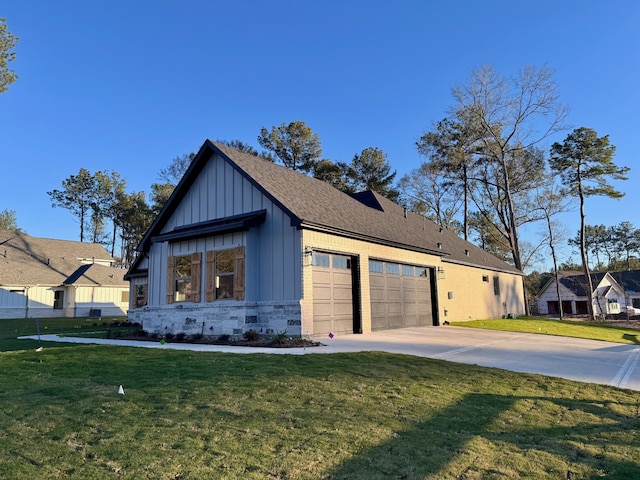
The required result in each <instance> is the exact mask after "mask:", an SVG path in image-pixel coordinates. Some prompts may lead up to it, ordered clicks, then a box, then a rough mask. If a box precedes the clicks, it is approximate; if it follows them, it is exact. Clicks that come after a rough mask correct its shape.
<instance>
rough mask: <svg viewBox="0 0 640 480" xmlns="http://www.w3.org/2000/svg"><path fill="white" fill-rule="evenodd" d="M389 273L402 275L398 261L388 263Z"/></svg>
mask: <svg viewBox="0 0 640 480" xmlns="http://www.w3.org/2000/svg"><path fill="white" fill-rule="evenodd" d="M387 273H391V274H394V275H400V265H398V264H397V263H387Z"/></svg>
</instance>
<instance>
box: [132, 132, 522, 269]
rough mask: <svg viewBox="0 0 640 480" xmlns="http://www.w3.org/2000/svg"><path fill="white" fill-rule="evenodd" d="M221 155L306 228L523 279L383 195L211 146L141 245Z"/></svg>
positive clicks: (205, 147) (208, 144)
mask: <svg viewBox="0 0 640 480" xmlns="http://www.w3.org/2000/svg"><path fill="white" fill-rule="evenodd" d="M215 153H219V154H220V155H222V157H224V158H226V159H227V161H229V162H230V163H232V164H233V165H235V166H236V168H237V169H238V170H239V171H240V172H242V173H243V174H244V175H245V177H246V178H247V179H249V180H250V181H252V182H253V183H254V185H256V186H257V187H258V188H259V189H261V190H262V191H263V192H264V193H265V194H266V195H267V196H269V197H270V198H271V199H272V200H273V201H274V202H275V203H276V204H278V205H279V206H280V207H281V208H282V209H283V210H284V211H285V212H287V213H288V214H289V216H290V217H291V218H292V222H293V223H294V224H296V225H300V226H301V227H302V228H310V229H319V230H325V231H328V232H331V233H334V234H338V235H344V236H348V237H355V238H360V239H363V240H366V241H370V242H373V243H381V244H385V245H392V246H397V247H400V248H406V249H409V250H414V251H421V252H426V253H432V254H434V255H439V256H442V257H443V261H446V262H454V263H460V264H466V265H471V266H476V267H482V268H487V269H491V270H498V271H506V272H511V273H517V274H521V272H520V271H519V270H517V269H516V268H515V267H513V266H511V265H509V264H508V263H506V262H504V261H502V260H500V259H498V258H496V257H494V256H493V255H491V254H489V253H487V252H485V251H484V250H482V249H481V248H479V247H477V246H475V245H473V244H472V243H470V242H467V241H465V240H463V239H462V238H460V237H458V236H457V235H456V234H455V233H453V232H450V231H448V230H446V229H442V228H440V227H439V226H438V225H436V224H435V223H434V222H432V221H431V220H428V219H426V218H425V217H423V216H422V215H418V214H415V213H412V212H408V211H406V210H405V209H404V208H403V207H402V206H400V205H397V204H396V203H394V202H392V201H390V200H388V199H387V198H385V197H383V196H382V195H380V194H378V193H375V192H372V191H367V192H361V193H359V194H357V195H354V196H351V195H347V194H345V193H343V192H341V191H339V190H337V189H336V188H334V187H333V186H331V185H330V184H328V183H326V182H323V181H320V180H317V179H315V178H312V177H309V176H307V175H304V174H301V173H299V172H296V171H294V170H291V169H288V168H285V167H282V166H280V165H276V164H274V163H271V162H269V161H267V160H264V159H261V158H259V157H256V156H253V155H249V154H246V153H242V152H239V151H238V150H235V149H233V148H230V147H227V146H225V145H222V144H220V143H217V142H212V141H206V142H205V143H204V145H203V146H202V148H201V149H200V151H199V152H198V154H197V155H196V157H195V159H194V161H193V162H192V164H191V166H190V167H189V170H188V171H187V172H186V173H185V176H184V177H183V179H182V180H181V181H180V183H179V184H178V186H177V187H176V190H175V191H174V194H173V195H172V197H171V198H170V199H169V201H168V202H167V205H165V208H164V209H163V211H162V212H161V213H160V214H159V216H158V218H157V219H156V221H155V222H154V225H153V226H152V227H151V229H150V231H149V232H147V234H146V235H145V239H143V242H142V244H141V247H142V250H145V249H147V248H148V242H149V241H150V238H151V236H152V235H155V234H157V233H159V232H160V229H161V228H162V225H163V224H164V221H165V219H166V218H168V216H169V215H170V214H171V213H172V211H173V210H174V209H175V207H176V206H177V203H179V201H180V199H181V198H182V197H183V196H184V194H185V193H186V191H187V190H188V188H189V185H190V184H191V183H192V182H193V181H194V180H195V178H196V177H197V175H198V174H199V172H200V171H201V170H202V168H203V167H204V164H206V162H207V161H208V159H209V158H210V157H211V155H213V154H215Z"/></svg>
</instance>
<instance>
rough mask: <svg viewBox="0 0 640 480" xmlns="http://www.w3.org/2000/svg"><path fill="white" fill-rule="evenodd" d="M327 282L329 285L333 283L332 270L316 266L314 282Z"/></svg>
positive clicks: (315, 283)
mask: <svg viewBox="0 0 640 480" xmlns="http://www.w3.org/2000/svg"><path fill="white" fill-rule="evenodd" d="M320 283H322V284H326V285H329V284H330V283H331V272H330V271H329V270H326V269H324V268H322V269H321V268H320V267H314V270H313V284H314V285H317V284H320Z"/></svg>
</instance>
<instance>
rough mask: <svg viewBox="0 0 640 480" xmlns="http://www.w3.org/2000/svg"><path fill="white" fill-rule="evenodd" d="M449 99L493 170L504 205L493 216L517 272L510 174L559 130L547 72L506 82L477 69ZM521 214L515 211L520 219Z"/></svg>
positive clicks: (560, 112)
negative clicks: (500, 226) (497, 219)
mask: <svg viewBox="0 0 640 480" xmlns="http://www.w3.org/2000/svg"><path fill="white" fill-rule="evenodd" d="M453 95H454V97H455V99H456V101H457V105H456V107H455V114H456V115H457V117H458V118H459V119H460V120H461V121H463V122H465V123H466V124H467V125H469V128H473V129H476V132H477V138H478V142H479V143H480V144H481V150H482V156H483V160H482V162H483V163H484V164H485V165H486V164H493V165H495V167H492V168H494V169H495V173H496V174H497V177H498V178H499V180H500V182H499V184H497V183H496V185H494V187H495V188H497V189H498V190H499V191H500V193H501V195H502V197H503V199H504V201H503V202H501V203H500V207H501V209H502V211H501V212H500V214H499V216H501V217H502V218H503V223H504V227H505V229H504V234H505V236H506V239H507V241H508V243H509V247H510V249H511V252H512V256H513V262H514V265H515V266H516V268H518V269H522V268H523V261H522V253H521V249H520V238H519V232H518V227H519V223H518V211H517V209H516V205H515V203H516V202H515V199H514V186H513V182H514V177H513V173H514V167H516V169H515V170H518V168H517V167H518V165H519V164H520V163H521V160H522V159H524V158H525V157H526V156H525V155H523V153H524V152H527V151H531V149H532V148H534V147H536V146H537V145H539V144H540V143H541V142H542V141H544V140H545V139H547V138H548V137H549V136H550V135H552V134H554V133H556V132H558V131H560V130H562V129H563V128H564V127H563V122H564V119H565V117H566V114H567V110H566V107H564V106H563V105H562V104H561V103H560V102H559V96H558V93H557V89H556V86H555V83H554V81H553V78H552V71H551V70H550V69H548V68H547V67H541V68H536V67H526V68H524V69H523V70H522V71H521V72H520V73H519V75H518V76H517V77H515V78H512V79H507V78H505V77H502V76H500V75H498V73H497V72H496V71H495V70H494V69H493V68H492V67H483V68H480V69H478V70H474V71H473V72H472V74H471V79H470V80H469V82H468V83H467V84H466V85H464V86H458V87H455V88H454V89H453ZM532 165H533V164H532ZM536 168H538V167H536ZM529 173H536V172H535V171H530V172H529ZM494 178H495V177H494ZM494 181H495V180H494ZM524 213H525V212H523V211H522V209H520V216H521V217H522V215H524Z"/></svg>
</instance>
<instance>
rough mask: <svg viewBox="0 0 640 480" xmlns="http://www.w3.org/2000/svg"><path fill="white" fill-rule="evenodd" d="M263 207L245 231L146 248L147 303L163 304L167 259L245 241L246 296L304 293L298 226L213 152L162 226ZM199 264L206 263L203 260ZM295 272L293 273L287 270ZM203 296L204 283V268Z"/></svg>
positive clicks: (289, 296) (279, 296) (295, 297)
mask: <svg viewBox="0 0 640 480" xmlns="http://www.w3.org/2000/svg"><path fill="white" fill-rule="evenodd" d="M260 210H266V219H265V221H264V223H262V224H261V225H259V226H257V227H252V228H250V229H249V230H248V231H246V232H237V233H233V234H225V235H216V236H211V237H206V238H200V239H194V240H188V241H176V242H158V243H154V244H152V245H151V248H150V251H149V259H150V261H149V272H148V273H149V297H148V305H149V306H159V305H164V304H166V286H167V284H166V282H167V259H168V257H169V256H175V255H188V254H191V253H195V252H201V253H203V254H204V253H205V252H206V251H207V250H218V249H226V248H233V247H236V246H244V247H245V255H246V261H245V300H246V301H262V300H266V301H276V302H277V301H285V300H288V301H291V300H295V301H299V300H300V299H301V297H302V253H301V240H300V238H301V235H300V232H299V231H298V230H297V229H296V228H295V227H292V226H291V220H290V218H289V217H288V216H287V214H286V213H284V212H283V211H282V210H281V209H280V208H279V207H278V206H277V205H275V204H274V203H273V202H272V201H271V200H270V199H269V198H268V197H267V196H265V195H264V194H263V193H262V192H261V191H260V190H259V189H258V188H256V187H255V186H254V185H253V183H252V182H250V181H249V180H247V179H246V178H245V177H244V176H243V175H242V174H241V173H240V172H238V171H237V170H236V169H235V168H233V167H232V166H231V165H230V164H229V163H227V162H226V161H225V160H223V159H222V158H221V157H219V156H217V155H215V156H212V157H211V159H210V160H209V161H208V162H207V164H206V165H205V166H204V168H203V170H202V172H200V175H199V176H198V178H197V179H196V180H195V181H194V182H193V184H192V185H191V186H190V188H189V191H188V192H187V193H186V195H185V196H184V198H183V199H182V201H181V202H180V204H179V205H178V206H177V208H176V210H175V212H174V213H173V214H172V215H171V217H170V218H169V219H168V220H167V222H166V224H165V225H164V226H163V229H162V232H163V233H166V232H170V231H172V230H173V229H174V228H176V227H180V226H185V225H190V224H194V223H200V222H206V221H211V220H218V219H223V218H226V217H230V216H234V215H240V214H244V213H250V212H256V211H260ZM203 268H206V265H205V264H204V262H203ZM291 272H294V275H291ZM202 275H203V276H202V278H203V281H202V282H201V298H202V299H204V298H205V295H204V293H205V292H204V289H205V288H206V286H205V284H206V282H205V281H204V278H205V277H206V275H207V272H205V271H203V272H202Z"/></svg>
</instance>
